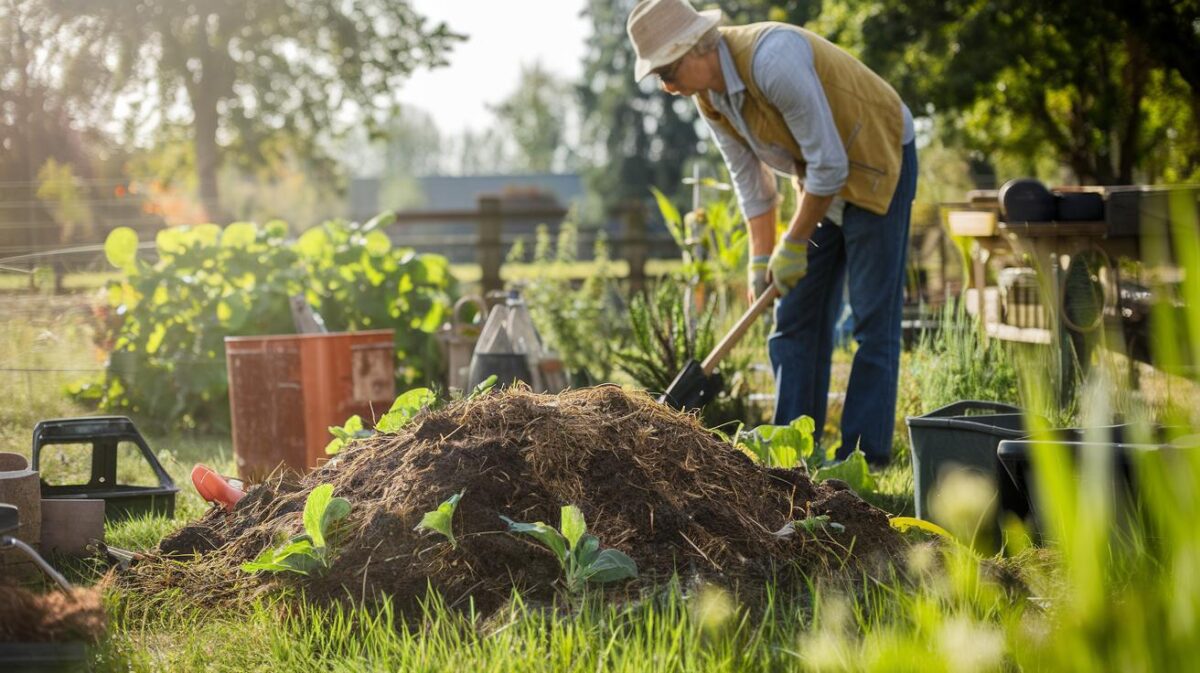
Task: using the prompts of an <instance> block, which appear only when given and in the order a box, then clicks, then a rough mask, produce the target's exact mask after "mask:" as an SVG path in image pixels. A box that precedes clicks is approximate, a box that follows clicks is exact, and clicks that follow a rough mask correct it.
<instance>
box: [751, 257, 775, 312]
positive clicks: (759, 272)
mask: <svg viewBox="0 0 1200 673" xmlns="http://www.w3.org/2000/svg"><path fill="white" fill-rule="evenodd" d="M770 260H771V256H770V255H757V256H755V257H751V258H750V264H749V265H748V266H747V267H746V271H747V275H746V294H747V295H749V296H748V297H747V298H748V299H749V300H750V303H751V304H753V303H754V300H755V299H758V298H759V297H761V296H762V293H763V292H766V291H767V287H769V286H770V284H771V283H770V281H768V280H767V276H768V269H767V264H768V263H769V262H770Z"/></svg>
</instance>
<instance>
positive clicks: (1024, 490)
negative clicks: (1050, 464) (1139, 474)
mask: <svg viewBox="0 0 1200 673" xmlns="http://www.w3.org/2000/svg"><path fill="white" fill-rule="evenodd" d="M1050 434H1051V438H1050V439H1044V440H1034V439H1031V438H1021V439H1006V440H1004V441H1002V442H1000V445H999V446H998V447H997V449H996V456H997V458H998V459H999V460H1000V463H1001V464H1002V465H1003V466H1004V470H1005V471H1006V472H1007V473H1008V475H1009V477H1010V478H1011V479H1012V483H1013V485H1014V486H1015V487H1016V489H1017V490H1018V491H1019V492H1020V493H1021V496H1022V497H1024V498H1025V502H1026V505H1027V507H1028V509H1029V512H1030V514H1031V515H1032V521H1033V523H1034V524H1035V528H1036V529H1037V530H1038V531H1044V530H1045V527H1044V524H1043V522H1042V521H1041V520H1039V517H1038V511H1037V484H1036V479H1035V476H1036V475H1035V473H1034V470H1033V451H1034V446H1035V445H1037V444H1041V445H1043V446H1045V447H1047V449H1048V450H1051V451H1063V452H1065V453H1067V454H1068V455H1069V456H1070V459H1071V465H1072V469H1078V466H1079V464H1080V462H1081V460H1082V459H1083V457H1084V456H1085V455H1087V454H1089V453H1092V452H1100V453H1102V454H1103V455H1105V456H1108V457H1110V458H1111V460H1112V461H1113V464H1112V471H1111V475H1112V482H1111V483H1110V484H1107V485H1106V486H1107V490H1108V493H1109V496H1110V498H1111V499H1110V504H1111V505H1112V506H1113V507H1114V508H1115V511H1117V512H1124V511H1128V508H1129V506H1130V505H1131V504H1132V503H1135V502H1136V501H1137V496H1138V487H1137V480H1136V479H1135V473H1134V470H1135V463H1136V462H1137V458H1138V457H1139V455H1142V454H1146V453H1149V452H1158V451H1163V450H1180V448H1181V447H1178V446H1173V445H1170V444H1165V443H1149V444H1140V443H1134V442H1129V441H1126V440H1127V439H1129V434H1130V426H1128V425H1114V426H1109V427H1105V428H1097V429H1092V430H1090V431H1088V430H1082V429H1078V428H1069V429H1063V430H1054V431H1052V432H1051V433H1050ZM1155 434H1156V437H1154V440H1155V441H1159V440H1160V439H1163V438H1164V436H1165V435H1167V434H1170V432H1169V430H1167V429H1162V428H1160V429H1158V430H1157V431H1156V433H1155ZM1089 437H1090V438H1091V439H1092V440H1093V441H1088V439H1089ZM1097 438H1100V439H1101V441H1095V440H1096V439H1097Z"/></svg>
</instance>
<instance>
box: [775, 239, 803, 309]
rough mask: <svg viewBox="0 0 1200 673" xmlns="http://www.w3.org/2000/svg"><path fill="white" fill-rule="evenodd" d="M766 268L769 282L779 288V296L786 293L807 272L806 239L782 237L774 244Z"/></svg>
mask: <svg viewBox="0 0 1200 673" xmlns="http://www.w3.org/2000/svg"><path fill="white" fill-rule="evenodd" d="M767 269H768V270H769V271H770V272H771V282H772V283H774V284H775V288H776V289H777V290H779V296H781V297H782V296H784V295H786V294H787V293H788V292H789V291H790V290H791V289H792V288H794V287H796V283H799V282H800V279H801V278H803V277H804V274H806V273H808V241H793V240H791V239H790V238H788V237H786V236H785V237H783V239H782V240H780V241H779V244H778V245H776V246H775V252H773V253H771V261H770V262H768V263H767Z"/></svg>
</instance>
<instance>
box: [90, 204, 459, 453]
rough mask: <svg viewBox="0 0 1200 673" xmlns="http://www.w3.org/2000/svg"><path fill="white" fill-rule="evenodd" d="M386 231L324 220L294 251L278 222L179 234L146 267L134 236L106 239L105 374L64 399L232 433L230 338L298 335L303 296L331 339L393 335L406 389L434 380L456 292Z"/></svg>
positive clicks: (163, 240)
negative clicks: (295, 301)
mask: <svg viewBox="0 0 1200 673" xmlns="http://www.w3.org/2000/svg"><path fill="white" fill-rule="evenodd" d="M388 222H389V216H386V215H385V216H380V217H377V218H375V219H373V220H371V221H370V222H367V223H364V224H358V223H353V222H343V221H340V220H335V221H330V222H326V223H324V224H322V225H319V226H317V227H314V228H312V229H309V230H308V231H306V232H304V234H302V235H301V236H300V237H299V239H298V240H296V241H295V242H291V241H290V240H289V233H288V227H287V225H286V224H285V223H283V222H281V221H277V220H276V221H272V222H268V223H267V224H265V225H262V226H259V225H256V224H253V223H248V222H237V223H234V224H230V225H229V226H227V227H225V228H224V229H222V228H221V227H218V226H217V225H213V224H206V225H200V226H195V227H174V228H170V229H164V230H162V231H160V232H158V234H157V237H156V239H155V244H156V249H157V250H156V252H157V261H156V262H153V263H151V262H149V261H146V260H144V259H141V258H139V257H138V251H137V245H138V237H137V234H136V233H135V232H134V231H133V230H131V229H128V228H124V227H122V228H117V229H115V230H113V232H112V233H111V234H109V236H108V239H107V240H106V242H105V255H106V257H107V258H108V260H109V262H110V263H111V264H112V265H113V266H114V267H116V268H118V269H120V270H121V271H123V272H124V273H123V277H122V278H121V279H120V280H118V281H113V282H111V283H110V284H109V286H108V290H107V293H108V301H109V304H110V308H111V310H110V311H109V312H108V315H110V316H113V320H112V322H111V323H109V324H106V325H105V326H104V329H106V330H107V331H108V333H107V334H106V335H105V338H104V339H103V340H104V341H106V342H111V343H112V351H111V353H110V355H109V361H108V366H107V369H106V371H105V373H104V375H103V377H102V378H101V379H100V380H89V381H84V382H80V383H77V384H74V385H72V386H71V387H70V388H69V389H68V392H69V393H71V394H72V395H73V396H75V397H76V398H77V399H80V400H85V401H95V403H96V404H98V406H99V407H100V408H101V409H103V410H105V411H115V412H123V413H136V414H138V415H139V417H141V418H143V419H145V421H146V422H147V423H148V424H150V425H152V426H157V427H159V428H170V429H172V430H177V429H179V428H180V427H181V426H182V427H193V428H202V429H216V430H220V429H224V428H228V427H229V399H228V379H227V374H226V362H225V337H228V336H249V335H260V334H290V333H293V332H294V331H295V327H294V325H293V322H292V316H291V309H290V307H289V297H291V296H293V295H296V294H301V293H303V294H305V295H306V297H307V299H308V301H309V303H311V304H312V305H313V306H314V307H315V308H316V309H317V310H318V311H319V312H320V313H321V315H322V317H323V318H324V320H325V324H326V325H327V326H328V327H329V329H330V330H332V331H346V330H359V329H379V328H393V329H395V334H396V337H395V346H396V358H397V360H396V362H397V363H398V364H399V365H400V366H401V367H400V369H399V370H398V372H399V383H400V384H401V385H411V384H412V383H413V382H417V381H426V380H430V379H432V378H433V376H434V375H435V372H436V371H437V367H438V363H439V359H438V354H437V343H436V339H435V332H436V331H437V329H438V328H439V327H440V326H441V323H442V320H443V318H444V316H445V315H446V312H447V311H448V308H449V305H450V302H451V300H452V294H453V292H454V290H455V282H454V279H453V278H452V277H451V276H450V273H449V263H448V262H447V261H446V259H445V258H443V257H441V256H438V255H417V254H415V253H414V252H413V251H412V250H411V249H408V248H397V247H394V246H393V245H392V243H391V241H390V239H389V238H388V236H387V235H386V234H385V233H384V231H383V229H384V227H385V226H386V225H387V223H388Z"/></svg>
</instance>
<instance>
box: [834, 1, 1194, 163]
mask: <svg viewBox="0 0 1200 673" xmlns="http://www.w3.org/2000/svg"><path fill="white" fill-rule="evenodd" d="M851 4H858V5H861V6H870V7H872V8H873V10H872V11H870V12H869V13H867V15H866V16H865V20H864V21H863V23H862V41H863V56H864V59H865V60H866V62H867V63H868V64H869V65H871V66H872V67H873V68H875V69H876V71H878V72H880V73H881V74H883V75H884V77H885V78H886V79H888V81H890V82H891V83H892V84H893V85H894V86H896V87H897V89H898V90H899V91H900V94H901V96H902V97H903V98H904V99H905V101H907V102H908V104H909V105H910V106H911V107H912V108H913V110H914V111H915V112H917V113H918V114H921V113H925V114H932V113H937V114H941V115H946V116H947V117H948V118H949V119H952V120H954V121H955V122H956V123H955V124H954V125H953V131H954V132H955V133H957V134H958V136H959V138H960V142H962V143H963V144H965V145H967V146H970V147H972V148H975V149H978V150H982V151H984V152H988V153H1001V154H1009V155H1016V156H1021V157H1027V158H1029V159H1030V160H1032V159H1035V158H1037V157H1039V156H1044V155H1045V154H1046V153H1047V150H1049V151H1050V152H1053V153H1054V155H1055V157H1056V158H1057V159H1058V160H1059V161H1061V162H1062V163H1063V164H1065V165H1067V166H1068V167H1070V169H1071V171H1072V172H1073V173H1074V175H1075V177H1076V179H1077V180H1079V181H1081V182H1086V183H1094V184H1114V183H1129V182H1133V181H1134V180H1135V179H1137V178H1138V177H1139V176H1141V177H1143V178H1144V179H1149V180H1155V179H1163V178H1166V179H1172V178H1175V179H1178V178H1182V177H1186V176H1187V175H1195V174H1196V173H1197V172H1200V152H1197V148H1198V137H1197V132H1196V128H1195V127H1196V120H1197V116H1196V115H1197V110H1198V109H1200V106H1197V104H1196V101H1197V89H1196V86H1197V84H1196V77H1197V72H1196V71H1197V66H1196V65H1195V62H1196V60H1197V59H1195V54H1196V53H1200V37H1197V34H1196V31H1195V23H1194V22H1195V20H1196V16H1197V14H1196V11H1195V10H1196V6H1197V3H1196V2H1194V1H1189V2H1182V3H1180V2H1175V3H1167V2H1165V1H1160V0H1141V1H1140V2H1132V1H1123V0H1122V1H1118V0H1111V1H1107V2H1089V3H1082V2H1068V3H1028V2H1019V1H1018V0H999V1H993V0H988V1H985V0H950V1H949V2H946V1H945V0H936V1H935V0H903V1H901V0H875V1H873V2H862V3H851ZM1167 5H1170V6H1169V7H1168V6H1167ZM1188 7H1190V12H1189V11H1188ZM1151 16H1153V17H1154V18H1150V17H1151ZM1166 39H1171V40H1174V44H1172V45H1162V44H1159V42H1161V41H1163V40H1166ZM1181 49H1182V50H1183V51H1182V52H1181ZM1185 54H1187V55H1190V56H1185Z"/></svg>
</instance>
